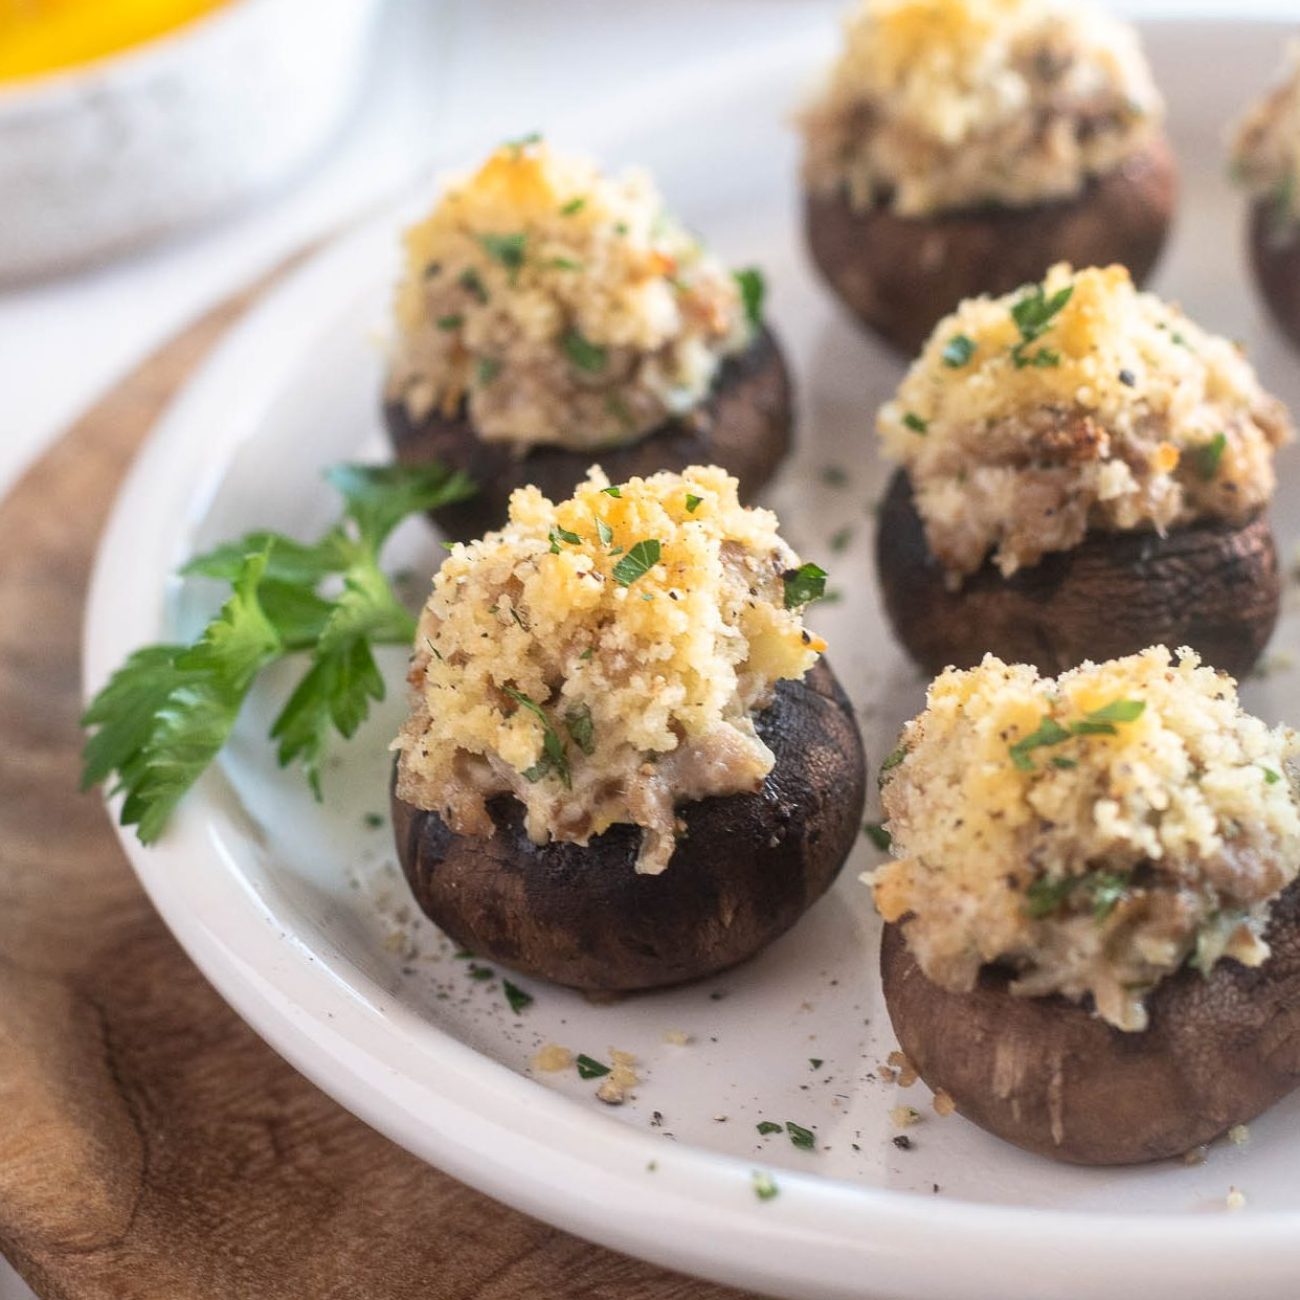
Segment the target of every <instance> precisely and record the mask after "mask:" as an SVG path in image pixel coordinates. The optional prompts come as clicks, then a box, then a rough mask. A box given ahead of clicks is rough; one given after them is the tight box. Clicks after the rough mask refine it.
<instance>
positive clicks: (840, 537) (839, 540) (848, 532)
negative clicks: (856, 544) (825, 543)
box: [830, 526, 853, 555]
mask: <svg viewBox="0 0 1300 1300" xmlns="http://www.w3.org/2000/svg"><path fill="white" fill-rule="evenodd" d="M852 540H853V529H852V528H849V527H847V526H846V527H844V528H840V529H837V530H836V531H835V532H834V533H832V534H831V543H830V545H831V550H832V551H833V552H834V553H835V554H836V555H840V554H842V553H843V552H844V551H847V550H848V548H849V543H850V542H851V541H852Z"/></svg>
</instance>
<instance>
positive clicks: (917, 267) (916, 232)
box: [804, 139, 1178, 356]
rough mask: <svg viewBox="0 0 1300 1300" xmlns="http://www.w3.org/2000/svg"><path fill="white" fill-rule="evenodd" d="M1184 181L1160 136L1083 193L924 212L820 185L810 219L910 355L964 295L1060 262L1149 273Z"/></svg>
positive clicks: (829, 258) (822, 257)
mask: <svg viewBox="0 0 1300 1300" xmlns="http://www.w3.org/2000/svg"><path fill="white" fill-rule="evenodd" d="M1177 189H1178V181H1177V169H1176V166H1175V163H1174V157H1173V153H1172V152H1171V150H1170V148H1169V146H1168V144H1167V143H1166V142H1165V141H1164V140H1163V139H1161V140H1157V141H1156V142H1155V143H1153V144H1152V145H1150V146H1149V147H1148V148H1147V149H1145V150H1144V151H1143V152H1141V153H1139V154H1136V155H1134V156H1133V157H1132V158H1129V159H1128V160H1127V161H1125V162H1124V163H1122V164H1121V165H1120V166H1119V167H1117V168H1116V169H1115V170H1114V171H1112V172H1108V173H1107V174H1106V175H1105V176H1101V177H1097V178H1094V179H1093V180H1091V181H1089V182H1088V185H1087V188H1086V189H1085V190H1084V191H1083V193H1082V194H1081V195H1079V197H1078V198H1076V199H1070V200H1065V201H1061V202H1054V203H1043V204H1039V205H1037V206H1036V207H1032V208H1003V207H986V208H978V209H972V210H969V211H961V212H946V213H941V214H939V215H936V216H933V217H923V218H914V217H900V216H897V215H895V214H894V213H893V212H892V211H890V209H889V208H887V207H883V206H882V207H877V208H874V209H870V210H867V211H856V210H855V209H854V208H852V207H851V206H850V205H849V203H848V201H847V199H846V198H845V197H844V196H842V195H834V196H830V197H827V196H823V195H816V194H811V193H810V194H808V195H807V196H806V198H805V212H804V215H805V228H806V233H807V239H808V246H809V249H810V251H811V253H812V258H813V261H814V262H815V263H816V264H817V267H818V269H819V270H820V271H821V273H822V275H823V276H824V277H825V279H826V281H827V283H828V284H829V285H830V286H831V288H832V289H834V291H835V292H836V293H837V294H838V295H839V297H840V298H841V299H842V300H843V301H844V303H845V304H846V305H847V306H848V308H849V309H850V310H851V311H852V312H853V313H854V314H855V315H856V316H857V317H858V319H859V320H860V321H862V323H863V324H864V325H866V326H868V327H869V328H870V329H872V330H874V331H875V332H876V333H878V334H879V335H880V336H881V337H882V338H884V339H885V340H886V341H887V342H889V343H891V344H893V345H894V346H895V347H896V348H898V349H900V350H901V351H902V352H904V353H906V354H907V355H909V356H910V355H912V354H913V353H915V352H918V351H919V350H920V348H921V346H922V345H923V344H924V343H925V341H926V339H927V338H929V336H930V333H931V331H932V330H933V329H934V327H935V326H936V325H937V324H938V323H939V321H940V320H941V319H942V318H943V317H944V316H946V315H947V314H948V313H949V312H951V311H952V310H953V309H954V308H955V307H956V306H957V304H958V303H959V302H961V301H963V300H964V299H966V298H974V297H977V296H978V295H979V294H1004V293H1011V292H1012V291H1014V290H1015V289H1018V288H1019V287H1020V286H1021V285H1025V284H1031V283H1037V282H1038V281H1040V280H1041V279H1042V278H1043V276H1044V275H1045V274H1046V273H1047V269H1048V268H1049V267H1050V266H1052V265H1054V264H1055V263H1057V262H1070V263H1072V264H1073V265H1074V266H1076V267H1087V266H1109V265H1111V264H1112V263H1115V262H1118V263H1120V264H1122V265H1124V266H1127V267H1128V269H1129V271H1130V273H1131V274H1132V276H1133V279H1134V281H1135V282H1137V283H1138V284H1141V283H1142V282H1143V281H1144V280H1145V279H1146V278H1147V276H1148V275H1150V273H1151V271H1152V269H1153V268H1154V266H1155V264H1156V261H1157V260H1158V258H1159V256H1160V251H1161V249H1162V248H1163V247H1164V242H1165V236H1166V235H1167V233H1168V230H1169V225H1170V222H1171V220H1172V217H1173V212H1174V206H1175V202H1176V198H1177Z"/></svg>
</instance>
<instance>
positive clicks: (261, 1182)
mask: <svg viewBox="0 0 1300 1300" xmlns="http://www.w3.org/2000/svg"><path fill="white" fill-rule="evenodd" d="M265 287H266V285H265V283H264V284H263V285H262V286H259V287H258V288H257V289H254V290H252V291H250V292H248V293H246V294H244V295H241V297H239V298H238V299H236V300H233V301H231V302H229V303H226V304H224V305H223V306H221V307H220V308H218V309H217V310H216V311H214V312H213V313H211V314H210V315H209V316H208V317H206V318H205V319H204V320H202V321H200V322H199V323H198V324H196V325H195V326H193V327H192V328H191V329H189V330H187V331H186V332H185V333H184V334H182V335H180V336H179V337H178V338H176V339H175V340H173V341H172V342H171V343H169V344H168V345H167V346H165V347H164V348H163V349H162V350H161V351H160V352H158V353H157V354H156V355H154V356H153V357H152V358H150V359H149V360H148V361H146V362H145V363H144V364H143V365H141V366H140V367H139V368H138V369H137V370H136V371H135V372H134V373H133V374H132V375H130V376H129V377H128V378H127V379H126V380H124V381H123V382H122V383H121V384H120V385H119V386H118V387H117V388H116V389H115V390H114V391H113V392H112V393H111V394H110V395H109V396H107V397H106V398H105V399H104V400H103V401H102V402H100V403H99V405H98V406H96V407H95V408H94V409H93V410H92V411H91V412H89V414H87V415H86V416H85V417H84V418H83V419H82V420H81V421H80V422H79V423H78V424H77V425H76V426H75V427H74V428H72V429H71V430H70V431H69V432H68V433H67V434H66V435H65V436H64V437H63V439H62V441H60V442H59V443H58V444H57V445H56V446H55V447H54V448H53V450H52V451H50V452H49V454H48V455H46V456H45V457H44V458H43V459H42V460H41V461H40V462H39V463H38V464H37V465H36V466H35V467H34V468H33V469H31V471H30V472H29V473H27V475H26V476H25V477H24V478H23V479H22V480H21V482H20V483H19V484H18V486H17V488H16V490H15V491H14V492H13V493H12V495H10V496H9V497H8V499H7V500H5V501H4V502H3V503H2V504H0V740H2V743H0V1251H3V1253H4V1254H5V1255H7V1256H8V1257H9V1259H10V1260H11V1261H12V1262H13V1263H14V1265H15V1266H16V1267H17V1269H18V1271H19V1272H20V1273H22V1275H23V1276H24V1277H25V1278H26V1279H27V1280H28V1281H29V1283H30V1284H31V1285H32V1286H33V1287H34V1288H35V1289H36V1290H37V1291H38V1292H39V1293H40V1294H41V1295H42V1296H43V1297H49V1298H50V1300H100V1298H101V1297H102V1298H104V1300H145V1298H146V1297H147V1298H149V1300H154V1298H157V1300H345V1298H346V1300H398V1298H399V1297H417V1296H418V1297H420V1298H421V1300H465V1298H468V1297H474V1298H475V1300H561V1298H565V1297H584V1298H591V1300H597V1298H602V1300H603V1298H608V1300H686V1298H688V1297H689V1298H691V1300H738V1294H739V1293H737V1292H734V1291H730V1290H727V1289H725V1288H722V1287H717V1286H713V1285H710V1284H706V1283H700V1282H694V1281H691V1280H689V1279H686V1278H683V1277H679V1276H675V1275H672V1274H669V1273H664V1272H661V1271H659V1270H657V1269H653V1268H650V1267H648V1266H646V1265H643V1264H640V1263H637V1262H635V1261H633V1260H630V1259H627V1258H625V1257H623V1256H620V1255H616V1254H613V1253H611V1252H609V1251H606V1250H603V1249H601V1248H599V1247H595V1246H592V1245H589V1244H587V1243H585V1242H582V1241H579V1240H577V1239H575V1238H573V1237H569V1236H566V1235H565V1234H563V1233H561V1232H557V1231H555V1230H554V1229H551V1228H548V1227H545V1226H544V1225H542V1224H540V1223H537V1222H534V1221H533V1220H531V1219H528V1218H525V1217H523V1216H522V1215H519V1214H516V1213H514V1212H513V1211H510V1210H507V1209H505V1208H504V1207H502V1206H500V1205H498V1204H496V1203H494V1202H492V1201H490V1200H488V1199H487V1198H486V1197H484V1196H481V1195H479V1194H478V1193H476V1192H473V1191H471V1190H470V1189H469V1188H467V1187H464V1186H462V1185H461V1184H459V1183H456V1182H454V1181H453V1180H452V1179H451V1178H449V1177H447V1176H446V1175H444V1174H441V1173H439V1172H438V1171H436V1170H434V1169H431V1168H429V1167H428V1166H427V1165H424V1164H422V1163H421V1162H420V1161H418V1160H416V1159H415V1158H414V1157H412V1156H410V1155H408V1154H407V1153H406V1152H405V1151H402V1150H400V1149H399V1148H398V1147H396V1146H394V1145H393V1144H392V1143H390V1142H388V1141H387V1140H386V1139H385V1138H383V1137H381V1136H380V1135H379V1134H378V1133H375V1132H374V1131H373V1130H371V1129H369V1128H367V1127H366V1126H365V1125H364V1124H362V1123H361V1121H360V1120H357V1119H355V1118H353V1116H352V1115H350V1114H349V1113H348V1112H347V1111H344V1110H342V1109H341V1108H340V1107H339V1106H337V1105H335V1103H334V1102H333V1101H331V1100H330V1099H329V1098H327V1097H326V1096H325V1095H324V1094H323V1093H321V1092H319V1091H317V1089H316V1088H314V1087H313V1086H312V1085H311V1084H310V1083H308V1082H307V1081H306V1080H305V1079H303V1078H301V1077H300V1076H299V1075H298V1074H296V1073H295V1072H294V1071H293V1070H292V1069H291V1068H290V1067H289V1066H288V1065H287V1064H285V1062H284V1061H282V1060H281V1059H280V1058H279V1057H278V1056H277V1055H276V1054H275V1053H274V1052H273V1051H272V1050H271V1049H270V1048H269V1047H267V1046H266V1045H265V1044H264V1043H263V1042H262V1041H261V1040H260V1039H259V1038H257V1037H256V1035H254V1034H253V1032H252V1031H251V1030H250V1029H248V1028H247V1027H246V1026H245V1025H244V1024H243V1022H242V1021H240V1020H239V1019H238V1018H237V1017H236V1016H235V1014H234V1013H233V1012H232V1011H231V1010H230V1009H229V1008H228V1007H227V1006H226V1005H225V1003H224V1002H222V1001H221V999H220V998H219V997H218V996H217V994H216V993H215V992H214V991H213V990H212V989H211V988H210V987H209V986H208V985H207V984H206V983H205V982H204V980H203V977H202V976H201V975H200V974H199V972H198V971H197V970H196V969H195V967H194V966H193V965H191V964H190V961H189V959H188V958H187V957H186V956H185V954H184V953H183V952H182V951H181V949H180V948H179V947H178V946H177V944H176V943H175V941H174V940H173V939H172V937H171V935H170V934H169V933H168V932H167V930H166V929H165V928H164V927H163V924H162V922H161V921H160V920H159V919H158V917H157V916H156V915H155V913H154V911H153V909H152V907H151V906H150V904H149V903H148V901H147V900H146V898H145V896H144V894H143V893H142V892H141V890H140V887H139V886H138V885H137V884H136V881H135V877H134V876H133V875H132V873H131V870H130V868H129V866H128V865H127V861H126V859H125V857H124V856H123V854H122V852H121V850H120V849H119V847H118V845H117V842H116V839H115V838H114V835H113V832H112V830H111V828H110V825H109V821H108V817H107V815H106V813H105V811H104V808H103V806H102V803H101V801H100V798H99V795H98V794H97V793H92V794H88V795H80V794H78V793H77V780H78V775H79V750H80V744H81V736H80V733H79V731H78V727H77V716H78V713H79V711H80V652H79V646H80V638H81V630H82V629H81V619H82V605H83V602H84V598H85V592H86V586H87V580H88V575H89V569H90V565H91V561H92V557H93V555H94V550H95V546H96V543H97V541H98V538H99V534H100V531H101V529H102V527H103V524H104V520H105V517H106V516H107V513H108V510H109V507H110V505H111V503H112V501H113V498H114V496H115V495H116V492H117V487H118V484H119V482H120V480H121V478H122V476H123V474H124V473H125V471H126V468H127V466H128V464H129V463H130V460H131V458H132V456H133V455H134V453H135V451H136V448H137V447H138V445H139V444H140V442H141V440H142V439H143V438H144V436H145V434H146V433H147V432H148V430H149V428H150V425H151V424H152V423H153V421H154V419H155V418H156V417H157V415H158V414H159V412H160V410H161V409H162V408H163V406H164V405H165V404H166V403H167V401H168V400H169V399H170V398H171V396H172V395H173V394H174V393H175V392H176V390H177V388H178V387H179V386H180V385H181V384H182V383H183V381H184V380H185V379H186V377H187V376H188V375H189V374H190V373H191V371H192V370H193V369H194V367H195V366H196V365H197V364H198V363H199V362H200V361H201V360H202V359H203V357H204V355H205V354H206V353H207V352H208V350H209V349H210V348H211V347H212V345H213V344H214V343H215V342H216V340H217V339H218V338H219V337H220V336H221V334H222V333H223V332H224V331H225V330H226V329H227V328H228V327H229V326H230V325H231V323H232V322H233V321H234V320H236V319H237V318H238V316H239V315H240V314H241V313H242V312H243V311H244V310H246V309H247V307H248V306H249V304H250V302H251V301H252V300H253V299H254V298H255V296H256V294H257V293H258V292H260V291H261V290H262V289H264V288H265Z"/></svg>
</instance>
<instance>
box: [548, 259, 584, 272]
mask: <svg viewBox="0 0 1300 1300" xmlns="http://www.w3.org/2000/svg"><path fill="white" fill-rule="evenodd" d="M546 265H547V268H548V269H549V270H552V271H581V270H582V263H581V262H575V261H574V260H573V258H571V257H552V258H551V259H550V260H549V261H548V262H547V263H546Z"/></svg>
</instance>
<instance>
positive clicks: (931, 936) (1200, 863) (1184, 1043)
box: [869, 647, 1300, 1165]
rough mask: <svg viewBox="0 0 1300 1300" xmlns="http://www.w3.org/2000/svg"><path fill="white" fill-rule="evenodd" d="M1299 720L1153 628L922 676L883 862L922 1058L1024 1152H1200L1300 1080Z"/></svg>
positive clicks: (888, 781)
mask: <svg viewBox="0 0 1300 1300" xmlns="http://www.w3.org/2000/svg"><path fill="white" fill-rule="evenodd" d="M1298 756H1300V747H1298V745H1297V737H1296V736H1295V734H1294V733H1293V732H1292V731H1291V730H1290V729H1289V728H1286V727H1278V728H1269V727H1268V726H1266V725H1265V724H1264V723H1263V722H1261V721H1260V720H1259V719H1258V718H1254V717H1251V716H1250V715H1248V714H1246V713H1244V712H1243V711H1242V709H1241V708H1240V706H1239V704H1238V701H1237V692H1236V685H1235V683H1234V682H1233V681H1232V679H1231V678H1229V677H1227V676H1225V675H1223V674H1221V673H1217V672H1215V671H1213V670H1211V669H1209V668H1205V667H1201V666H1200V663H1199V660H1198V658H1197V656H1196V655H1195V654H1194V653H1193V652H1191V651H1189V650H1181V651H1179V652H1178V654H1177V656H1176V657H1175V656H1174V655H1171V654H1170V652H1169V651H1168V650H1167V649H1165V648H1164V647H1156V648H1153V649H1148V650H1146V651H1144V652H1142V653H1141V654H1138V655H1133V656H1130V657H1128V658H1125V659H1120V660H1116V661H1113V662H1110V663H1103V664H1091V663H1086V664H1083V665H1081V666H1080V667H1079V668H1077V669H1075V670H1072V671H1070V672H1068V673H1064V674H1062V675H1061V676H1060V677H1059V678H1056V679H1051V678H1043V677H1039V675H1038V674H1037V673H1036V672H1035V671H1034V670H1033V669H1032V668H1029V667H1026V666H1024V665H1007V664H1004V663H1002V662H1001V661H1000V660H998V659H994V658H993V657H992V656H990V657H989V658H988V659H986V660H985V662H984V663H983V664H982V665H981V666H980V667H979V668H976V669H972V670H969V671H965V672H959V671H957V670H955V669H954V670H949V671H948V672H946V673H944V674H943V675H942V676H941V677H940V678H939V679H938V680H937V681H936V682H935V683H934V684H933V685H932V686H931V688H930V693H929V700H928V705H927V708H926V710H925V712H924V713H922V714H921V716H920V717H918V718H917V719H916V720H915V721H913V722H911V723H909V724H908V725H907V727H906V728H905V730H904V732H903V737H902V745H901V748H900V749H899V750H898V751H897V753H896V755H895V756H894V757H893V759H892V762H891V764H890V765H889V766H888V770H886V771H885V772H884V773H883V776H884V784H883V792H882V800H883V805H884V811H885V814H886V816H887V817H888V825H889V829H890V831H891V833H892V836H893V851H894V853H895V855H896V860H895V861H892V862H890V863H889V864H888V865H886V866H884V867H882V868H879V869H877V870H876V871H875V872H874V873H872V874H871V875H870V877H869V879H870V881H871V884H872V886H873V889H874V893H875V899H876V904H877V907H878V909H879V911H880V913H881V915H882V916H883V917H884V919H885V921H886V922H887V924H886V926H885V935H884V941H883V948H882V952H881V971H882V976H883V980H884V992H885V999H886V1002H887V1004H888V1008H889V1013H890V1017H891V1019H892V1021H893V1025H894V1030H895V1032H896V1033H897V1035H898V1040H899V1043H900V1045H901V1046H902V1048H903V1051H904V1052H905V1053H906V1055H907V1057H908V1058H909V1060H910V1061H911V1063H912V1064H913V1066H914V1067H915V1068H916V1070H917V1071H918V1073H919V1074H920V1075H921V1077H922V1078H923V1079H924V1080H925V1082H926V1083H927V1084H928V1085H929V1086H930V1087H931V1088H934V1089H935V1090H936V1091H938V1090H942V1091H943V1092H945V1093H947V1094H948V1096H950V1097H951V1098H952V1100H953V1101H954V1102H955V1103H956V1108H957V1110H958V1111H959V1112H961V1113H962V1114H963V1115H965V1116H966V1117H967V1118H969V1119H971V1120H973V1121H974V1122H975V1123H976V1124H979V1125H980V1126H981V1127H983V1128H985V1129H987V1130H989V1131H990V1132H992V1133H995V1134H997V1135H998V1136H999V1137H1002V1138H1005V1139H1006V1140H1007V1141H1009V1142H1013V1143H1015V1144H1016V1145H1017V1146H1021V1147H1024V1148H1026V1149H1027V1150H1030V1151H1035V1152H1038V1153H1040V1154H1043V1155H1048V1156H1053V1157H1055V1158H1057V1159H1060V1160H1066V1161H1071V1162H1075V1163H1080V1164H1097V1165H1109V1164H1129V1163H1136V1162H1139V1161H1146V1160H1158V1159H1162V1158H1165V1157H1169V1156H1175V1155H1179V1154H1182V1153H1184V1152H1187V1151H1190V1150H1192V1149H1193V1148H1195V1147H1197V1146H1200V1145H1202V1144H1204V1143H1207V1142H1209V1141H1211V1140H1212V1139H1213V1138H1215V1137H1216V1136H1218V1135H1219V1134H1221V1133H1223V1132H1225V1131H1226V1130H1228V1129H1229V1128H1231V1127H1233V1126H1234V1125H1237V1124H1241V1123H1244V1122H1245V1121H1247V1120H1249V1119H1251V1118H1253V1117H1254V1116H1255V1115H1257V1114H1259V1113H1260V1112H1261V1111H1263V1110H1264V1109H1265V1108H1267V1107H1268V1106H1270V1105H1272V1104H1273V1103H1274V1102H1275V1101H1277V1100H1278V1099H1279V1098H1280V1097H1282V1096H1283V1095H1285V1094H1286V1093H1288V1092H1290V1091H1291V1090H1292V1089H1293V1088H1295V1087H1296V1085H1297V1084H1298V1083H1300V884H1297V883H1296V876H1297V871H1300V789H1298V787H1297V773H1296V768H1295V763H1296V760H1297V757H1298Z"/></svg>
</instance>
